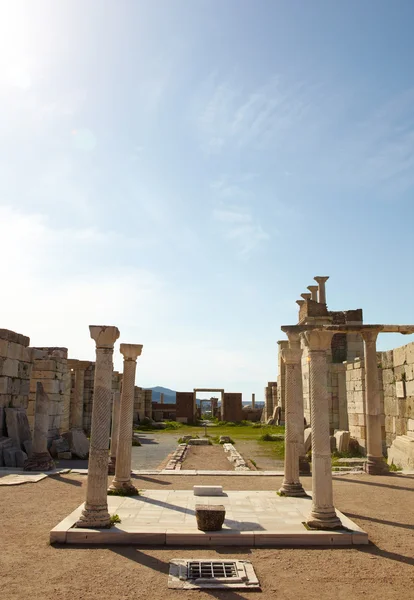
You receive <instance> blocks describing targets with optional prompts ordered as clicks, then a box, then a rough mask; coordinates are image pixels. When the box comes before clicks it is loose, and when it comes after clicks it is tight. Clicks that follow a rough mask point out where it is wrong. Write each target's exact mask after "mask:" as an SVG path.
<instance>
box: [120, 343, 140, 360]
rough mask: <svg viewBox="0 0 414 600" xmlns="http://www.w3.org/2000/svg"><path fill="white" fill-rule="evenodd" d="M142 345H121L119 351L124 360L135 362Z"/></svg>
mask: <svg viewBox="0 0 414 600" xmlns="http://www.w3.org/2000/svg"><path fill="white" fill-rule="evenodd" d="M142 348H143V346H142V344H121V345H120V347H119V350H120V352H121V354H122V355H123V357H124V360H134V361H135V360H137V358H138V356H141V352H142Z"/></svg>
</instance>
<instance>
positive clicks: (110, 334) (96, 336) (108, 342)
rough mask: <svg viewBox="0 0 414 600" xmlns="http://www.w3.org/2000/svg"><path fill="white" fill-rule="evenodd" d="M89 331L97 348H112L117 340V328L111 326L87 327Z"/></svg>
mask: <svg viewBox="0 0 414 600" xmlns="http://www.w3.org/2000/svg"><path fill="white" fill-rule="evenodd" d="M89 331H90V334H91V338H92V339H93V340H95V342H96V347H97V348H109V349H110V348H113V347H114V344H115V342H116V340H117V339H118V338H119V329H118V327H113V326H112V325H89Z"/></svg>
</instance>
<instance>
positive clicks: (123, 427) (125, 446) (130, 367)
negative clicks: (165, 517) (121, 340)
mask: <svg viewBox="0 0 414 600" xmlns="http://www.w3.org/2000/svg"><path fill="white" fill-rule="evenodd" d="M120 350H121V354H123V355H124V376H123V379H122V395H121V406H120V411H119V436H118V449H117V456H116V465H115V477H114V480H113V481H112V483H111V485H110V486H109V489H110V490H111V491H115V492H116V491H121V492H122V495H125V496H135V495H137V494H138V490H137V489H136V487H135V486H133V485H132V481H131V448H132V425H133V423H132V420H133V419H132V417H133V410H134V386H135V371H136V368H137V358H138V356H140V354H141V352H142V345H141V344H121V347H120Z"/></svg>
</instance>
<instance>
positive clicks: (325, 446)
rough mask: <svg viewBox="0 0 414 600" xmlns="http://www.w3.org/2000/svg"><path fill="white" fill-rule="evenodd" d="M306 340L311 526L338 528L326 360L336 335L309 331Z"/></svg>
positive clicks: (305, 335) (316, 527)
mask: <svg viewBox="0 0 414 600" xmlns="http://www.w3.org/2000/svg"><path fill="white" fill-rule="evenodd" d="M304 338H305V343H306V345H307V346H308V350H309V379H310V404H311V426H312V510H311V514H310V515H309V518H308V521H307V524H308V525H309V527H313V528H315V529H337V528H338V527H341V526H342V525H341V521H340V520H339V518H338V517H337V515H336V512H335V508H334V505H333V487H332V466H331V446H330V440H329V402H328V377H327V375H328V373H327V371H328V366H327V361H326V352H327V350H328V349H329V348H330V344H331V339H332V333H331V332H328V331H321V330H312V331H307V332H305V334H304Z"/></svg>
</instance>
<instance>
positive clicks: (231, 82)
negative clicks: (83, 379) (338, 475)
mask: <svg viewBox="0 0 414 600" xmlns="http://www.w3.org/2000/svg"><path fill="white" fill-rule="evenodd" d="M413 22H414V4H413V3H412V2H411V1H410V0H407V1H404V0H399V1H398V2H394V3H391V2H388V1H382V0H366V1H365V2H360V1H352V0H351V1H348V2H342V3H340V2H332V1H321V0H312V2H308V1H305V0H302V1H295V0H293V1H292V0H290V1H276V0H275V1H270V0H267V1H265V0H256V1H255V2H253V1H250V0H249V1H247V0H226V2H223V1H221V0H209V1H207V0H191V1H190V0H156V1H154V2H145V1H139V0H134V1H132V0H131V1H126V0H117V1H116V2H115V1H105V0H99V1H98V0H88V2H83V1H79V0H71V1H66V0H59V2H56V1H51V0H50V1H48V2H46V1H43V0H37V1H36V2H32V1H27V2H20V1H18V0H13V1H11V0H10V1H9V2H7V1H4V2H2V4H1V6H0V130H1V138H0V139H1V141H0V239H1V241H2V249H3V260H2V285H1V290H2V293H1V302H0V306H1V314H2V327H6V328H8V329H13V330H15V331H18V332H21V333H24V334H25V335H29V336H30V337H31V343H32V344H33V345H42V346H46V345H49V346H67V347H68V348H69V353H70V356H72V357H76V358H85V359H93V357H94V347H93V342H92V340H90V338H89V332H88V325H89V324H90V323H104V324H114V325H117V326H118V327H119V328H120V330H121V338H120V341H124V342H130V343H134V342H135V343H142V344H144V350H143V354H142V356H141V357H140V359H139V366H138V373H137V384H140V385H143V386H151V385H163V386H166V387H171V388H173V389H177V390H182V391H186V390H191V389H192V388H193V387H207V386H209V385H211V386H214V387H224V388H225V389H227V390H228V391H242V392H243V394H244V399H245V400H247V399H249V397H250V393H251V392H255V393H256V398H257V399H261V398H262V395H263V388H264V386H265V384H266V382H267V381H269V380H274V379H275V378H276V376H277V344H276V342H277V340H278V339H283V334H282V332H281V331H280V326H281V325H283V324H289V323H294V322H296V320H297V305H296V304H295V300H296V299H297V298H299V297H300V294H301V293H302V292H304V291H306V286H307V285H309V284H312V283H313V281H312V279H313V276H314V275H325V274H326V275H330V276H331V279H330V280H329V281H328V284H327V300H328V306H329V308H330V309H332V310H345V309H350V308H359V307H362V308H363V309H364V316H365V321H366V322H371V323H376V322H391V323H411V322H414V313H413V301H412V298H413V295H414V281H413V276H412V257H413V217H414V204H413V188H414V168H413V167H414V72H413V58H414V56H413V54H414V38H413V36H412V23H413ZM411 339H412V336H410V337H398V336H391V335H390V336H385V335H383V336H381V337H380V339H379V347H380V348H381V349H387V348H391V347H393V346H398V345H403V344H404V343H408V341H411ZM115 366H116V368H118V369H119V368H121V360H120V355H119V352H118V349H116V353H115Z"/></svg>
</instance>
